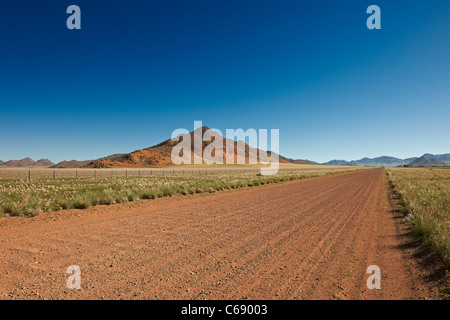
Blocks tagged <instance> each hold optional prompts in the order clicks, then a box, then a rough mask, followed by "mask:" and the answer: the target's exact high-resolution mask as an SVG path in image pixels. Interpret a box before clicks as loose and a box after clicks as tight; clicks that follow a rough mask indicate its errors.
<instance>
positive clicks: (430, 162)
mask: <svg viewBox="0 0 450 320" xmlns="http://www.w3.org/2000/svg"><path fill="white" fill-rule="evenodd" d="M322 164H323V165H334V166H362V167H398V166H424V167H430V166H448V165H450V153H446V154H430V153H425V154H424V155H423V156H421V157H413V158H406V159H399V158H395V157H388V156H382V157H377V158H362V159H359V160H352V161H346V160H331V161H328V162H325V163H322Z"/></svg>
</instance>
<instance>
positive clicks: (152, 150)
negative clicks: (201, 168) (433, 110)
mask: <svg viewBox="0 0 450 320" xmlns="http://www.w3.org/2000/svg"><path fill="white" fill-rule="evenodd" d="M208 129H209V128H208V127H201V128H197V129H195V131H192V132H190V133H189V134H185V135H181V136H182V137H186V138H187V135H190V139H191V150H194V132H196V131H197V130H201V134H202V136H203V134H204V133H205V131H206V130H208ZM183 139H184V138H183ZM227 140H228V141H231V140H229V139H225V138H224V139H223V145H221V146H218V147H217V148H216V151H215V152H219V153H222V154H223V159H225V158H226V155H227V154H228V153H227V148H226V141H227ZM231 142H232V143H233V144H234V154H233V155H232V156H233V157H234V159H235V162H237V160H238V159H239V160H244V161H245V162H246V163H248V160H249V154H250V152H253V151H255V152H256V153H257V154H259V149H255V148H252V147H250V146H249V145H248V144H246V143H244V147H245V153H244V157H243V158H242V157H240V156H239V155H238V154H237V144H238V142H236V141H231ZM178 143H179V142H178V141H172V140H171V139H168V140H166V141H163V142H161V143H160V144H157V145H155V146H153V147H149V148H145V149H141V150H136V151H133V152H131V153H127V154H119V155H117V156H114V155H113V156H109V157H106V158H102V159H98V160H95V161H92V162H91V163H89V164H88V165H87V166H86V167H88V168H111V167H155V166H168V165H173V162H172V148H173V147H174V146H175V145H177V144H178ZM211 143H212V142H210V141H208V142H207V141H203V142H202V151H203V150H205V148H206V147H207V146H208V145H209V144H211ZM242 143H243V142H242ZM269 154H270V153H269ZM196 156H197V154H195V153H194V151H191V162H193V159H194V157H196ZM279 160H280V163H290V161H289V160H288V159H286V158H284V157H282V156H280V157H279Z"/></svg>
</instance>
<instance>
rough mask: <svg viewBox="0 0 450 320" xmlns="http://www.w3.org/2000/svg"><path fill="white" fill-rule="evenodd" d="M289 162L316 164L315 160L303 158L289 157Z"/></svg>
mask: <svg viewBox="0 0 450 320" xmlns="http://www.w3.org/2000/svg"><path fill="white" fill-rule="evenodd" d="M287 160H288V161H289V162H292V163H295V164H317V162H314V161H309V160H306V159H305V160H303V159H291V158H287Z"/></svg>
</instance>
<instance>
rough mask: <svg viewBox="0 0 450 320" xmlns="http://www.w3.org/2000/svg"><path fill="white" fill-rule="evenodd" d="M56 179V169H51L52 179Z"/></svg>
mask: <svg viewBox="0 0 450 320" xmlns="http://www.w3.org/2000/svg"><path fill="white" fill-rule="evenodd" d="M55 179H56V170H53V180H55Z"/></svg>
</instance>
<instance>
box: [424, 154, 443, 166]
mask: <svg viewBox="0 0 450 320" xmlns="http://www.w3.org/2000/svg"><path fill="white" fill-rule="evenodd" d="M422 157H426V158H428V159H436V160H439V161H442V162H444V163H446V164H450V153H444V154H430V153H425V154H424V155H423V156H422Z"/></svg>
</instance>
